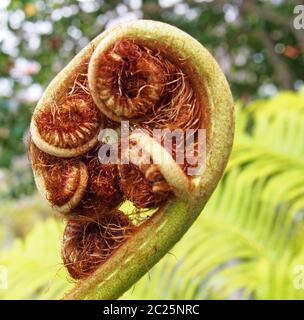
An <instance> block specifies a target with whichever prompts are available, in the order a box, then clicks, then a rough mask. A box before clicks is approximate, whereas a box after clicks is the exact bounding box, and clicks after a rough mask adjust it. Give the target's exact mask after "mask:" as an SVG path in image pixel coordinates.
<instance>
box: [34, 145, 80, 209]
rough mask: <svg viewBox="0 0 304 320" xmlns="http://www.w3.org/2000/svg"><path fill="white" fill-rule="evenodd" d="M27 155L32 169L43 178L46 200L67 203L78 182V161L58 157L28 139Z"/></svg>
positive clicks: (59, 204) (54, 203)
mask: <svg viewBox="0 0 304 320" xmlns="http://www.w3.org/2000/svg"><path fill="white" fill-rule="evenodd" d="M29 155H30V161H31V163H32V166H33V168H34V170H36V171H37V172H38V173H39V174H40V175H41V176H42V177H43V179H44V182H45V188H46V191H47V194H48V199H47V200H48V201H49V202H50V203H51V204H53V205H56V206H62V205H64V204H65V203H67V202H68V201H69V200H70V199H71V198H72V196H73V195H74V193H75V191H76V190H77V188H78V185H79V182H80V162H79V161H78V160H77V159H60V158H57V157H54V156H50V155H48V154H46V153H45V152H43V151H41V150H39V149H38V148H37V147H36V146H35V145H34V143H33V142H32V140H31V139H29Z"/></svg>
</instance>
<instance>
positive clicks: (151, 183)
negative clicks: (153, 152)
mask: <svg viewBox="0 0 304 320" xmlns="http://www.w3.org/2000/svg"><path fill="white" fill-rule="evenodd" d="M119 174H120V186H121V189H122V191H123V193H124V196H125V198H126V199H128V200H130V201H132V202H133V203H134V205H135V206H136V207H137V208H150V207H157V206H159V205H161V204H162V203H163V202H164V201H166V200H168V198H169V196H170V193H171V189H170V187H169V186H168V184H167V183H166V181H165V180H164V178H163V177H162V175H161V173H160V172H159V170H157V167H156V166H155V165H145V166H141V168H139V167H138V166H136V165H135V164H132V163H130V164H123V165H120V166H119Z"/></svg>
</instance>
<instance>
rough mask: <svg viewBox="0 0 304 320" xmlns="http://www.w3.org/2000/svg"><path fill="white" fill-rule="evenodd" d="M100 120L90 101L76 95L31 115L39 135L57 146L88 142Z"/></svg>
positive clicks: (72, 145) (85, 97)
mask: <svg viewBox="0 0 304 320" xmlns="http://www.w3.org/2000/svg"><path fill="white" fill-rule="evenodd" d="M101 120H102V119H101V114H100V111H99V110H98V108H97V107H96V106H95V104H94V102H93V100H92V99H91V98H89V97H87V96H82V95H78V94H75V95H71V96H67V97H66V98H65V99H64V101H62V102H61V103H60V104H58V105H50V106H48V107H45V108H43V109H42V110H40V111H38V113H37V114H36V115H35V117H34V121H35V122H36V125H37V128H38V130H39V133H40V135H41V137H42V138H43V139H44V140H45V141H46V142H48V143H49V144H51V145H53V146H56V147H60V148H77V147H79V146H81V145H83V144H85V143H86V142H88V141H90V140H91V139H92V138H93V137H94V136H95V135H96V134H97V133H98V132H99V129H100V123H101Z"/></svg>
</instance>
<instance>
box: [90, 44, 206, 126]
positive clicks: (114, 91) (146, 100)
mask: <svg viewBox="0 0 304 320" xmlns="http://www.w3.org/2000/svg"><path fill="white" fill-rule="evenodd" d="M181 64H182V62H181ZM96 77H97V88H98V90H99V92H100V99H101V100H103V101H104V104H105V105H106V106H107V108H109V109H111V110H112V111H113V112H114V113H116V115H118V116H121V117H122V118H123V117H125V118H128V119H132V118H141V120H142V121H141V126H142V127H144V128H146V129H148V130H150V129H151V128H168V129H172V130H174V129H175V128H181V129H187V128H192V129H195V128H196V129H197V128H198V127H199V125H200V119H201V110H200V108H199V106H198V102H197V97H196V94H195V92H194V90H193V86H192V84H191V81H190V79H189V77H188V76H186V74H185V73H184V72H183V71H182V69H181V68H180V67H179V66H178V64H177V63H172V62H171V61H170V60H169V59H167V58H166V57H164V55H163V53H161V52H160V51H155V50H151V49H150V48H148V47H147V46H145V45H141V44H138V43H136V41H135V40H133V39H122V40H118V41H117V42H116V43H115V44H114V45H113V46H112V47H111V48H110V50H108V51H107V52H105V53H104V54H102V55H101V56H100V68H99V69H98V74H97V75H96Z"/></svg>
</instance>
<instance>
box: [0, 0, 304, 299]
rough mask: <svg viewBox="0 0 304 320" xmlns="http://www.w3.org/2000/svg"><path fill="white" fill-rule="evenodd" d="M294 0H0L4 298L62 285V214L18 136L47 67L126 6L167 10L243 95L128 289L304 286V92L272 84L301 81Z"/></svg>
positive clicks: (264, 291)
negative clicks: (145, 268)
mask: <svg viewBox="0 0 304 320" xmlns="http://www.w3.org/2000/svg"><path fill="white" fill-rule="evenodd" d="M297 3H298V1H294V0H282V1H258V0H246V1H238V0H233V1H229V2H227V1H222V0H213V1H212V0H210V1H194V0H170V1H164V0H159V1H153V0H152V1H147V0H146V1H144V0H143V1H141V0H124V1H123V0H121V1H118V0H112V1H98V0H89V1H77V0H45V1H42V0H23V1H18V0H11V1H9V0H1V1H0V243H1V245H0V250H1V251H0V265H4V266H6V267H7V268H8V270H9V290H2V291H1V290H0V298H2V299H7V298H14V299H21V298H27V299H29V298H44V299H46V298H59V297H60V296H61V295H62V293H63V292H64V291H65V290H66V289H67V288H68V287H70V286H71V285H72V282H71V281H70V280H67V276H66V273H65V270H64V269H63V268H62V265H61V261H60V241H61V240H60V239H61V236H62V223H61V222H60V221H58V220H57V219H56V218H51V217H52V216H53V214H52V212H51V210H50V209H49V208H48V206H47V205H46V204H45V203H44V202H43V201H42V199H41V198H40V196H38V195H37V194H36V188H35V186H34V183H33V178H32V173H31V169H30V166H29V163H28V160H27V155H26V145H25V143H24V141H25V140H26V139H25V138H26V134H27V129H28V126H29V122H30V118H31V113H32V110H33V108H34V106H35V104H36V103H37V101H38V99H39V97H40V95H41V93H42V92H43V90H44V89H45V88H46V86H47V84H48V83H49V82H50V80H51V79H52V78H53V77H54V76H55V75H56V74H57V72H58V71H60V70H61V69H62V68H63V67H64V66H65V65H66V64H67V63H68V62H69V61H70V60H71V58H72V57H73V56H74V55H75V54H76V53H77V52H79V50H80V49H81V48H82V47H84V46H85V45H86V44H87V43H88V42H89V41H90V40H91V39H92V38H93V37H95V36H96V35H97V34H99V33H100V32H101V31H103V30H104V29H105V28H107V27H110V26H111V25H113V24H115V23H117V22H120V21H124V20H128V19H135V18H148V19H156V20H161V21H165V22H168V23H170V24H173V25H176V26H177V27H179V28H181V29H183V30H185V31H186V32H188V33H190V34H191V35H193V36H194V37H195V38H196V39H198V40H199V41H200V42H201V43H203V44H204V45H205V46H206V47H207V48H208V49H209V50H210V51H211V52H212V53H213V54H214V56H215V57H216V58H217V60H218V61H219V63H220V65H221V67H222V68H223V70H224V72H225V74H226V76H227V78H228V80H229V83H230V85H231V88H232V91H233V94H234V96H235V98H236V99H237V100H238V101H239V102H238V113H237V117H238V120H237V134H236V141H235V146H234V150H233V154H232V157H231V160H230V163H229V166H228V169H227V172H226V175H225V177H224V179H223V180H222V182H221V184H220V186H219V187H218V189H217V191H216V193H215V194H214V196H213V198H212V200H211V201H210V203H209V204H208V206H207V208H206V210H205V212H204V214H203V215H202V216H201V217H200V218H199V220H198V221H197V222H196V224H195V226H194V227H193V228H192V229H191V230H190V231H189V233H188V234H187V235H186V236H185V238H184V239H183V240H182V241H181V242H180V243H179V244H178V245H177V246H176V248H175V249H174V251H173V253H174V255H167V256H166V257H165V258H164V259H163V260H162V262H160V263H159V264H158V265H157V266H156V267H155V268H154V269H153V270H152V271H151V275H152V278H151V280H149V279H148V277H144V278H143V279H142V280H141V281H140V282H139V283H138V284H136V286H135V289H134V290H133V291H130V292H128V293H127V294H126V295H125V297H127V298H131V299H133V298H134V299H135V298H172V299H175V298H179V299H185V298H196V299H197V298H211V299H212V298H255V299H263V298H303V290H297V289H295V287H294V276H295V274H294V267H295V266H296V265H297V264H300V265H301V264H304V262H303V261H304V260H303V259H304V251H303V249H302V243H303V240H304V239H303V206H304V202H303V194H304V189H303V186H302V185H303V172H304V171H303V169H304V163H303V155H304V139H303V138H304V127H303V122H304V105H303V101H304V92H303V90H302V91H300V92H299V93H292V92H290V91H288V92H287V91H284V92H282V93H280V94H278V95H275V94H276V93H277V92H278V91H281V90H283V89H293V90H299V88H300V87H301V85H302V84H303V80H304V79H303V74H304V73H303V67H304V55H303V50H304V47H303V43H304V38H303V37H304V35H303V30H300V31H299V30H296V29H294V28H293V27H292V21H293V18H294V15H293V8H294V6H295V5H296V4H297ZM273 95H275V96H274V97H273V98H271V99H269V100H268V99H266V98H268V97H269V96H273ZM261 98H262V99H261ZM236 191H237V192H236ZM47 217H49V219H47ZM46 219H47V220H46ZM202 244H204V245H202Z"/></svg>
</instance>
